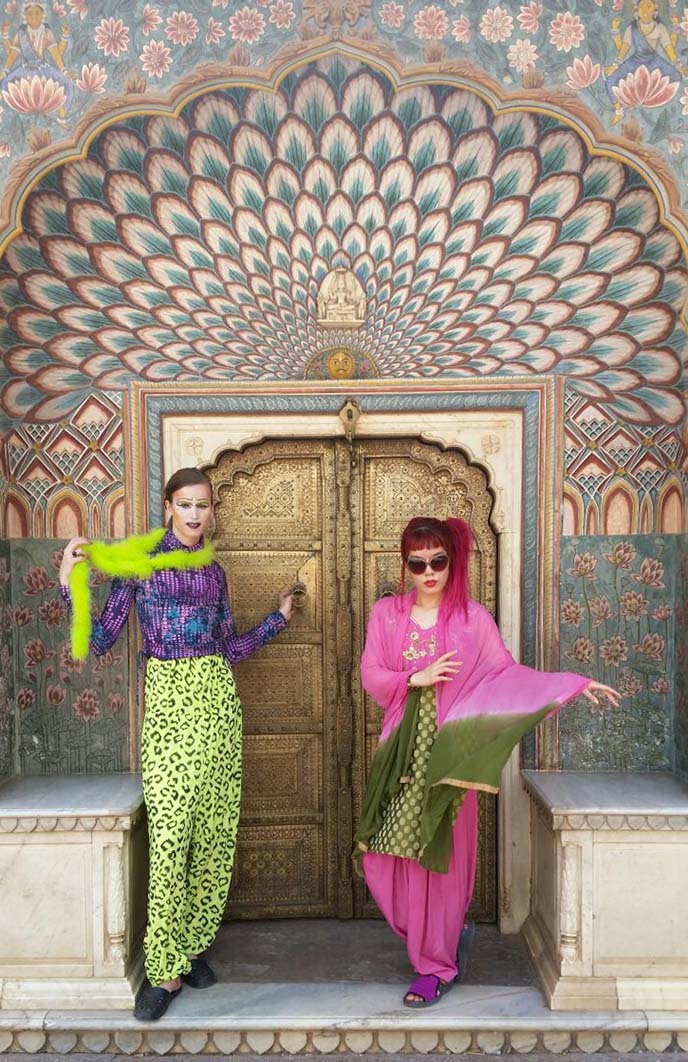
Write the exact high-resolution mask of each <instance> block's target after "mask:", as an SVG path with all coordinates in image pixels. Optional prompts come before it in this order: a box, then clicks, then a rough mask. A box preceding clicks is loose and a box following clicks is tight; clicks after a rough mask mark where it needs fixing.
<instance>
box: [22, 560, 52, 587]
mask: <svg viewBox="0 0 688 1062" xmlns="http://www.w3.org/2000/svg"><path fill="white" fill-rule="evenodd" d="M22 582H23V584H24V586H25V587H26V589H25V591H24V593H25V594H42V593H43V592H44V591H45V590H52V588H53V587H54V586H55V580H54V579H51V578H50V576H49V575H48V569H47V568H44V567H43V565H42V564H35V565H32V566H31V567H30V568H27V569H26V571H25V572H24V574H23V575H22Z"/></svg>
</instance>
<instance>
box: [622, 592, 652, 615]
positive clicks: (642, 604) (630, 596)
mask: <svg viewBox="0 0 688 1062" xmlns="http://www.w3.org/2000/svg"><path fill="white" fill-rule="evenodd" d="M619 608H620V610H621V615H622V616H625V617H626V619H635V620H639V619H640V617H641V616H647V598H646V597H644V596H643V594H639V593H638V592H637V591H636V590H627V591H626V593H625V594H622V595H621V597H620V598H619Z"/></svg>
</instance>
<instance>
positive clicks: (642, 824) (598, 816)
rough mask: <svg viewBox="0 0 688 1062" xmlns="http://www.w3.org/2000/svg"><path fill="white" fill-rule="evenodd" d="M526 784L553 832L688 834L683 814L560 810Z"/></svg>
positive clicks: (544, 820)
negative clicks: (656, 832)
mask: <svg viewBox="0 0 688 1062" xmlns="http://www.w3.org/2000/svg"><path fill="white" fill-rule="evenodd" d="M524 783H525V788H526V791H527V793H528V795H529V797H530V799H531V801H532V802H533V804H534V806H535V809H536V811H537V813H538V815H539V817H540V818H541V819H542V821H543V822H544V823H545V825H546V826H547V827H548V828H549V829H550V830H607V831H610V830H650V831H658V830H659V831H665V832H670V833H676V832H677V831H679V830H688V814H682V813H680V812H669V813H668V814H662V813H661V812H659V813H658V812H654V811H606V812H603V811H575V810H574V811H561V810H557V809H556V808H553V807H552V806H551V805H550V804H548V803H547V801H546V800H545V799H544V798H543V797H542V796H541V794H540V793H538V792H537V790H535V789H534V788H533V787H532V786H531V785H529V784H528V779H527V777H524Z"/></svg>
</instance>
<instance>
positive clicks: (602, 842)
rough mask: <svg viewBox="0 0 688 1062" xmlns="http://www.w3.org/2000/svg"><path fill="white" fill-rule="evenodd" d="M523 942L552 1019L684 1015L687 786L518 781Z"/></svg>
mask: <svg viewBox="0 0 688 1062" xmlns="http://www.w3.org/2000/svg"><path fill="white" fill-rule="evenodd" d="M523 779H524V783H525V786H526V789H527V791H528V793H529V794H530V798H531V802H532V806H533V811H534V813H533V814H532V815H531V842H532V847H531V887H532V892H531V905H530V915H529V917H528V919H527V921H526V923H525V925H524V927H523V933H524V936H525V939H526V943H527V945H528V949H529V951H530V954H531V958H532V960H533V962H534V964H535V966H536V969H537V971H538V974H539V977H540V980H541V982H542V986H543V989H544V991H545V995H546V997H547V1000H548V1002H549V1005H550V1007H552V1009H553V1010H609V1009H616V1010H627V1009H628V1010H633V1009H635V1010H673V1011H680V1010H686V1011H688V899H687V896H686V882H687V881H688V785H686V784H685V782H683V781H682V780H681V779H679V778H678V777H676V776H674V775H670V774H660V773H635V772H628V773H623V774H621V773H599V774H598V773H583V772H574V771H570V772H569V771H560V772H550V771H524V772H523Z"/></svg>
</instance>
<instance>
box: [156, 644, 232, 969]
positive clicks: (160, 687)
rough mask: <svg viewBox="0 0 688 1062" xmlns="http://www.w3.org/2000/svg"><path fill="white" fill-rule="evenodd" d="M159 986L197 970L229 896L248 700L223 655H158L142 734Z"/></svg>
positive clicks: (212, 938) (212, 937)
mask: <svg viewBox="0 0 688 1062" xmlns="http://www.w3.org/2000/svg"><path fill="white" fill-rule="evenodd" d="M141 765H142V770H143V795H144V799H145V802H146V810H147V812H148V843H149V853H150V879H149V885H148V925H147V927H146V936H145V939H144V945H143V946H144V952H145V956H146V974H147V975H148V979H149V981H150V982H151V984H153V985H159V984H161V983H162V982H164V981H171V980H173V979H174V978H175V977H177V976H178V975H179V974H182V973H188V972H189V970H190V969H191V963H190V962H189V959H188V956H189V955H196V954H198V953H199V952H202V951H204V950H205V949H206V948H207V947H209V945H210V944H211V943H212V941H213V940H214V938H215V934H216V933H217V930H218V928H219V925H220V922H221V920H222V915H223V912H224V908H225V904H226V902H227V893H228V891H229V884H230V881H231V877H232V866H233V863H234V849H235V847H236V833H237V824H238V820H239V802H240V798H241V705H240V703H239V698H238V697H237V693H236V689H235V686H234V678H233V676H232V673H231V671H230V670H229V668H228V666H227V664H226V663H225V661H224V659H223V658H222V657H221V656H200V657H186V658H184V659H181V660H157V659H154V658H151V659H150V660H149V661H148V665H147V668H146V714H145V718H144V723H143V734H142V738H141Z"/></svg>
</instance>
